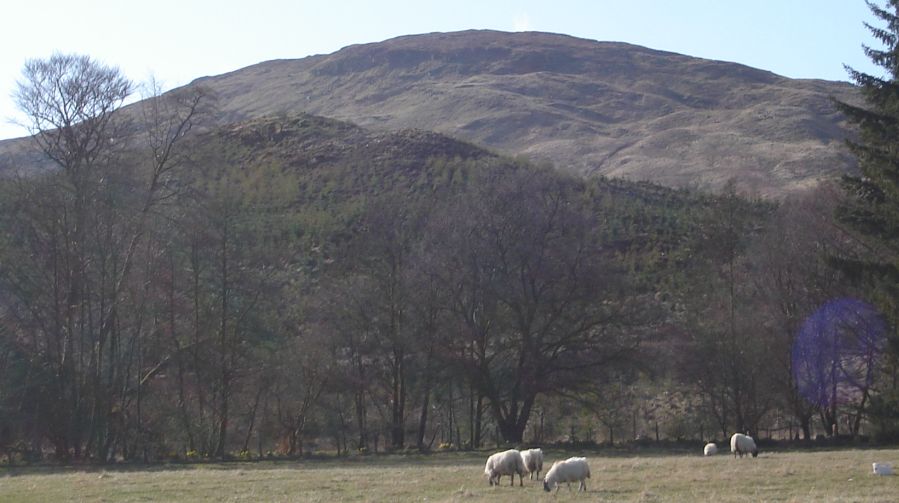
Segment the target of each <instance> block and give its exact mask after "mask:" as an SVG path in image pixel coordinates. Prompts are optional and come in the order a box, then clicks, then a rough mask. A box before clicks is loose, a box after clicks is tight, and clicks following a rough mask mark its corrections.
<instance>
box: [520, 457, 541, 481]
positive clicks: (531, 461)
mask: <svg viewBox="0 0 899 503" xmlns="http://www.w3.org/2000/svg"><path fill="white" fill-rule="evenodd" d="M521 459H522V460H523V461H524V467H525V469H527V471H528V478H529V479H531V480H538V479H539V478H540V472H541V471H543V451H542V450H540V449H528V450H526V451H521Z"/></svg>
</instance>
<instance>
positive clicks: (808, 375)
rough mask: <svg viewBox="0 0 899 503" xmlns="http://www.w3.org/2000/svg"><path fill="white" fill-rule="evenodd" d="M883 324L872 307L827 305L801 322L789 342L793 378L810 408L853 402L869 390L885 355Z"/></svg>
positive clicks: (852, 302)
mask: <svg viewBox="0 0 899 503" xmlns="http://www.w3.org/2000/svg"><path fill="white" fill-rule="evenodd" d="M886 333H887V325H886V323H885V322H884V320H883V318H882V317H881V316H880V313H879V312H878V311H877V309H875V308H874V307H873V306H871V305H870V304H868V303H866V302H863V301H861V300H858V299H853V298H841V299H835V300H831V301H828V302H827V303H825V304H824V305H823V306H821V307H820V308H819V309H818V310H817V311H815V312H814V313H813V314H812V315H811V316H809V317H808V318H806V319H805V322H803V324H802V327H801V328H800V329H799V333H798V334H797V337H796V340H795V341H794V343H793V354H792V358H793V360H792V361H793V377H794V378H795V380H796V384H797V387H798V390H799V392H800V393H801V394H802V396H803V397H805V399H806V400H808V401H809V402H810V403H812V404H814V405H817V406H819V407H830V406H834V405H842V404H847V403H856V402H857V401H858V400H859V399H860V398H861V396H862V394H863V393H865V392H866V390H867V389H868V388H869V387H870V386H871V384H872V382H873V380H874V375H875V372H876V371H877V364H878V361H879V360H880V357H881V355H882V354H883V351H884V346H885V341H886Z"/></svg>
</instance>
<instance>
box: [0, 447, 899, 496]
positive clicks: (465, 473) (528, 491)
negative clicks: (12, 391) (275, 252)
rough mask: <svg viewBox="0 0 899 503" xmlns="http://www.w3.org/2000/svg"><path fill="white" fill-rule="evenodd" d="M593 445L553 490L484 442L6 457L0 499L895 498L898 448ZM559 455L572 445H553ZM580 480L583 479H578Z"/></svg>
mask: <svg viewBox="0 0 899 503" xmlns="http://www.w3.org/2000/svg"><path fill="white" fill-rule="evenodd" d="M699 450H700V448H697V455H691V456H687V455H664V454H663V455H659V454H646V455H640V456H630V455H625V456H620V455H618V456H608V455H604V454H603V453H602V452H600V453H582V454H585V455H587V456H588V459H589V462H590V466H591V471H592V474H593V476H592V478H591V479H590V480H589V481H588V494H586V495H584V494H578V493H577V492H575V491H569V490H568V489H567V488H565V487H563V488H562V489H561V490H560V491H559V493H558V495H553V494H547V493H544V492H543V490H542V484H541V483H540V482H539V481H531V480H528V479H527V478H525V481H524V487H519V486H518V483H517V481H516V485H515V486H514V487H509V486H508V483H509V479H508V478H507V477H504V478H503V485H502V486H501V487H489V486H488V485H487V482H486V479H485V478H484V476H483V460H484V459H485V458H486V454H485V453H471V454H455V453H447V454H435V455H432V456H424V457H402V456H370V457H365V458H354V459H352V460H330V461H301V462H286V461H285V462H270V461H266V462H257V463H226V464H197V465H167V466H158V467H147V468H111V467H108V468H97V469H84V468H47V467H41V468H28V467H19V468H11V469H10V468H3V469H0V473H2V476H0V501H15V502H46V501H135V502H136V501H179V502H180V501H183V502H192V501H216V502H227V501H311V502H333V501H437V502H450V501H511V500H515V501H520V502H528V501H584V500H589V501H632V502H653V501H659V502H663V501H724V502H728V501H785V502H800V501H816V502H818V501H825V502H826V501H840V502H850V501H858V502H871V501H883V502H895V501H899V477H878V476H875V475H872V474H871V463H872V462H873V461H878V462H891V463H893V464H894V465H896V466H899V450H896V449H889V450H843V451H816V452H763V453H762V454H761V455H760V456H759V457H758V458H757V459H751V458H744V459H733V458H732V457H731V456H730V455H727V454H719V455H718V456H715V457H711V458H703V457H702V456H700V455H699V454H698V453H699ZM547 454H548V456H547V461H548V463H547V468H548V465H549V464H551V462H552V460H554V459H559V458H563V457H568V456H570V455H573V454H575V453H557V452H553V451H549V452H548V453H547ZM574 489H576V486H574Z"/></svg>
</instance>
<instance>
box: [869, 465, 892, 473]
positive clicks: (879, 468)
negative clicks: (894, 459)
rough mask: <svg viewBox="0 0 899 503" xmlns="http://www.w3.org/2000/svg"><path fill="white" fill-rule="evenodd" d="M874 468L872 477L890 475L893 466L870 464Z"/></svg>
mask: <svg viewBox="0 0 899 503" xmlns="http://www.w3.org/2000/svg"><path fill="white" fill-rule="evenodd" d="M871 466H872V467H873V468H874V475H892V474H893V465H891V464H890V463H871Z"/></svg>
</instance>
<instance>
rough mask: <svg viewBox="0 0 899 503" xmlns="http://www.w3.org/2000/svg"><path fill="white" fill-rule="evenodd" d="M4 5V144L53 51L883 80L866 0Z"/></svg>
mask: <svg viewBox="0 0 899 503" xmlns="http://www.w3.org/2000/svg"><path fill="white" fill-rule="evenodd" d="M878 1H879V3H883V1H882V0H878ZM0 9H2V10H0V12H2V13H3V19H4V23H3V26H0V139H2V138H10V137H15V136H22V135H24V134H25V130H24V129H22V128H21V127H19V126H15V125H12V124H9V122H8V120H9V119H16V114H17V111H16V110H15V106H14V104H13V101H12V98H11V97H10V94H11V93H12V92H13V89H14V87H15V82H16V80H17V79H18V78H19V76H20V74H21V68H22V65H23V64H24V62H25V60H26V59H28V58H45V57H47V56H49V55H50V54H52V53H53V52H54V51H59V52H74V53H80V54H88V55H90V56H91V57H93V58H95V59H98V60H100V61H103V62H104V63H107V64H111V65H116V66H119V67H120V68H121V69H122V70H123V71H124V72H125V74H126V75H127V76H128V77H130V78H131V79H133V80H135V81H137V82H141V81H146V80H147V79H148V77H149V76H150V75H153V76H155V78H156V79H157V81H160V82H162V84H163V85H164V87H165V88H172V87H177V86H180V85H183V84H187V83H188V82H190V81H191V80H193V79H195V78H198V77H202V76H205V75H217V74H220V73H224V72H228V71H232V70H236V69H239V68H242V67H245V66H248V65H251V64H254V63H258V62H260V61H265V60H269V59H281V58H301V57H305V56H309V55H312V54H324V53H330V52H334V51H336V50H338V49H340V48H341V47H345V46H347V45H351V44H356V43H367V42H377V41H380V40H385V39H387V38H391V37H395V36H399V35H408V34H413V33H427V32H433V31H456V30H464V29H471V28H489V29H497V30H505V31H524V30H537V31H548V32H556V33H565V34H568V35H574V36H578V37H583V38H589V39H593V40H602V41H619V42H628V43H632V44H638V45H643V46H646V47H650V48H653V49H660V50H666V51H672V52H678V53H681V54H687V55H690V56H698V57H704V58H710V59H720V60H724V61H735V62H738V63H743V64H746V65H749V66H753V67H756V68H761V69H765V70H770V71H773V72H775V73H778V74H780V75H784V76H787V77H794V78H822V79H828V80H846V72H845V71H844V70H843V64H844V63H846V64H849V65H851V66H853V67H855V68H857V69H860V70H863V71H869V72H875V69H874V68H873V67H872V66H871V65H870V63H869V62H868V61H867V59H866V58H865V56H864V54H863V52H862V49H861V44H862V43H866V44H869V45H874V46H878V43H877V42H876V41H873V40H872V39H871V38H870V36H869V34H868V32H867V30H866V29H865V28H864V26H863V24H862V23H863V22H865V21H867V22H871V23H874V24H877V23H876V20H875V19H874V18H873V17H872V15H871V14H870V12H869V10H868V8H867V6H866V5H865V2H864V0H751V1H748V2H747V1H743V2H737V1H732V0H638V1H626V0H592V1H590V0H553V1H536V0H532V1H488V0H443V1H439V2H432V1H429V0H418V1H406V0H381V1H361V0H330V1H307V0H294V1H288V0H254V1H247V0H243V1H231V0H196V1H192V0H153V1H150V2H123V1H120V0H84V1H73V0H65V1H63V0H43V1H40V2H31V1H24V0H14V1H12V2H6V3H4V4H3V7H2V8H0ZM19 120H21V119H19Z"/></svg>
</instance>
